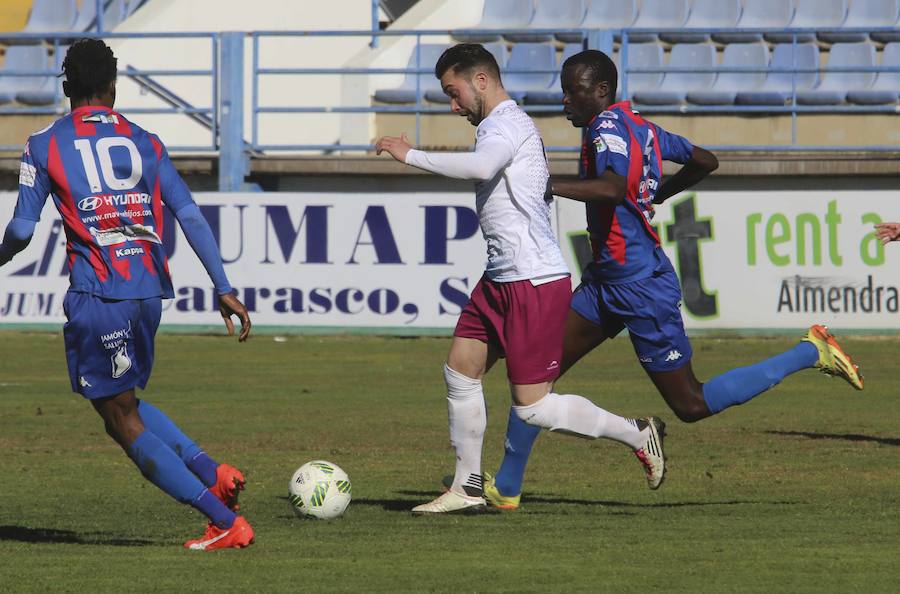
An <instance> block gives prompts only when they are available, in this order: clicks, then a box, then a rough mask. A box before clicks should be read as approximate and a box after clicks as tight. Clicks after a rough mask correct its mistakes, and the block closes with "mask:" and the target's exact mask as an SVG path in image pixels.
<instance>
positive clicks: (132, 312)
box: [63, 291, 162, 400]
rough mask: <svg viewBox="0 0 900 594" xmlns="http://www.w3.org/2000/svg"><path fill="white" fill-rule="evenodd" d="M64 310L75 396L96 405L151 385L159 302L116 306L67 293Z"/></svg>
mask: <svg viewBox="0 0 900 594" xmlns="http://www.w3.org/2000/svg"><path fill="white" fill-rule="evenodd" d="M63 310H64V311H65V313H66V319H67V320H68V322H66V325H65V326H64V327H63V336H64V337H65V340H66V361H67V362H68V364H69V379H70V380H71V382H72V391H74V392H78V393H79V394H81V395H82V396H84V397H85V398H88V399H91V400H93V399H94V398H105V397H107V396H115V395H117V394H121V393H122V392H126V391H128V390H131V389H134V388H141V389H143V388H144V387H145V386H146V385H147V381H148V380H149V379H150V370H151V369H152V368H153V339H154V337H155V336H156V329H157V328H158V327H159V319H160V316H161V315H162V300H161V299H160V298H159V297H154V298H151V299H129V300H125V301H113V300H109V299H102V298H100V297H96V296H94V295H91V294H90V293H77V292H74V291H69V292H68V293H66V298H65V300H64V301H63Z"/></svg>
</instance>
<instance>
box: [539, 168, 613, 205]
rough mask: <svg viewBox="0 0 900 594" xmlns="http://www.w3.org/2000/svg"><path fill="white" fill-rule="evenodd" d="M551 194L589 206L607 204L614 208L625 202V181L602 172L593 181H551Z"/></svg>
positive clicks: (610, 173) (607, 172)
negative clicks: (585, 203)
mask: <svg viewBox="0 0 900 594" xmlns="http://www.w3.org/2000/svg"><path fill="white" fill-rule="evenodd" d="M552 184H553V194H554V195H555V196H562V197H563V198H569V199H571V200H577V201H578V202H587V203H589V204H607V205H611V206H615V205H617V204H621V203H622V201H623V200H625V191H626V189H627V180H626V179H625V178H624V177H622V176H621V175H618V174H616V173H613V172H612V171H604V172H603V175H601V176H600V177H598V178H595V179H576V180H556V179H554V180H552Z"/></svg>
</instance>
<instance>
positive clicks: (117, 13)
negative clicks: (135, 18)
mask: <svg viewBox="0 0 900 594" xmlns="http://www.w3.org/2000/svg"><path fill="white" fill-rule="evenodd" d="M104 2H106V3H107V4H106V8H104V9H103V30H104V31H112V30H113V29H115V28H116V27H117V26H118V25H119V23H121V22H122V21H124V20H125V19H126V18H127V17H128V2H127V1H126V0H104Z"/></svg>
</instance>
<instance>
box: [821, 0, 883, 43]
mask: <svg viewBox="0 0 900 594" xmlns="http://www.w3.org/2000/svg"><path fill="white" fill-rule="evenodd" d="M898 6H900V4H898V0H853V1H852V2H851V3H850V10H849V12H848V13H847V20H846V21H844V25H843V27H845V28H851V27H853V28H857V27H858V28H864V27H888V26H890V25H892V24H893V23H894V22H895V21H896V20H897V11H898ZM818 37H819V40H820V41H824V42H826V43H849V42H853V41H866V39H868V37H869V36H868V35H867V34H866V33H850V32H847V31H840V30H837V31H822V32H820V33H819V35H818Z"/></svg>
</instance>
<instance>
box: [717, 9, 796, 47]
mask: <svg viewBox="0 0 900 594" xmlns="http://www.w3.org/2000/svg"><path fill="white" fill-rule="evenodd" d="M793 16H794V0H744V10H743V12H742V13H741V18H740V20H739V21H738V24H737V26H738V28H739V29H765V28H769V29H784V28H785V27H787V26H788V23H790V22H791V18H793ZM712 38H713V41H717V42H719V43H749V42H751V41H762V38H763V36H762V34H761V33H742V32H735V33H715V34H713V36H712Z"/></svg>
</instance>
